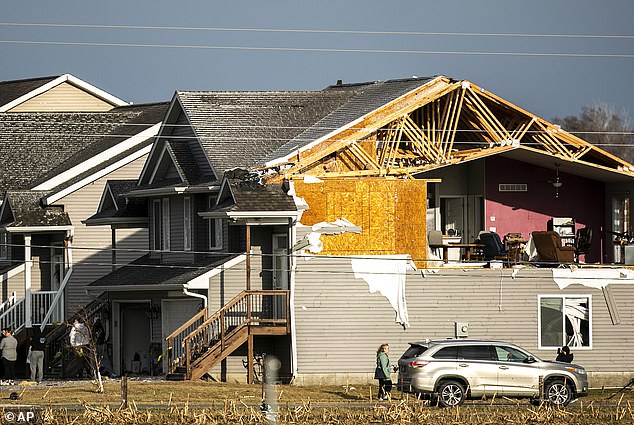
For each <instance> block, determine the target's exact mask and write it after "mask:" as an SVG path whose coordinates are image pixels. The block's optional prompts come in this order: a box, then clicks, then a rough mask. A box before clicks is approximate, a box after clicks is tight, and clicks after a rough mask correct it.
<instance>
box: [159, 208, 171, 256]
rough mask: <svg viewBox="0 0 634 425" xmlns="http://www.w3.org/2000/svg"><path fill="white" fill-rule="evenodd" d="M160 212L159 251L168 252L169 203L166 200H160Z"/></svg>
mask: <svg viewBox="0 0 634 425" xmlns="http://www.w3.org/2000/svg"><path fill="white" fill-rule="evenodd" d="M162 207H163V208H162V211H161V218H162V220H161V223H162V224H161V249H162V250H163V251H169V250H170V202H169V199H168V198H163V200H162Z"/></svg>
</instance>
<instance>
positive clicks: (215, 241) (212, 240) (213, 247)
mask: <svg viewBox="0 0 634 425" xmlns="http://www.w3.org/2000/svg"><path fill="white" fill-rule="evenodd" d="M215 201H216V200H215V199H214V198H213V197H211V196H210V197H209V208H211V207H213V206H214V204H215V203H216V202H215ZM222 231H223V229H222V219H220V218H210V219H209V224H208V233H209V251H218V250H221V249H222V242H223V240H222V239H223V238H222Z"/></svg>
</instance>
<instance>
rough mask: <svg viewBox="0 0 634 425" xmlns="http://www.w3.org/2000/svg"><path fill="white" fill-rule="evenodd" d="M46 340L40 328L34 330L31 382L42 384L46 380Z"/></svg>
mask: <svg viewBox="0 0 634 425" xmlns="http://www.w3.org/2000/svg"><path fill="white" fill-rule="evenodd" d="M45 344H46V338H45V337H44V336H43V335H42V332H41V331H40V328H39V326H35V327H34V328H33V336H31V381H37V382H42V379H44V347H45Z"/></svg>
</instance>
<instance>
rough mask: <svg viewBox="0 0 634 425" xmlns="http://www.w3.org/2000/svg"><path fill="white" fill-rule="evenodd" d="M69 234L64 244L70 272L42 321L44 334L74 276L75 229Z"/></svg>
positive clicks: (65, 276) (41, 328)
mask: <svg viewBox="0 0 634 425" xmlns="http://www.w3.org/2000/svg"><path fill="white" fill-rule="evenodd" d="M69 233H70V234H69V235H68V237H67V238H66V240H65V241H64V243H65V244H66V254H67V257H68V270H66V274H65V275H64V279H63V280H62V283H61V284H60V285H59V289H58V290H57V293H56V294H55V297H54V298H53V302H51V306H50V307H49V308H48V311H47V312H46V316H44V319H43V320H42V324H41V325H40V331H42V332H44V328H45V327H46V324H47V323H48V321H49V319H50V318H51V316H52V315H53V311H54V310H55V307H56V306H57V303H58V302H59V300H60V298H61V297H62V296H63V295H64V289H65V288H66V284H67V283H68V281H69V280H70V276H71V275H72V274H73V236H74V235H75V231H74V229H72V228H71V229H70V230H69Z"/></svg>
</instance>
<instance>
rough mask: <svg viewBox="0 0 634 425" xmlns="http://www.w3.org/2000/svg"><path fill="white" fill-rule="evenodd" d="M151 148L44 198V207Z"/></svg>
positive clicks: (137, 157)
mask: <svg viewBox="0 0 634 425" xmlns="http://www.w3.org/2000/svg"><path fill="white" fill-rule="evenodd" d="M150 149H151V146H146V147H144V148H143V149H140V150H138V151H136V152H134V153H133V154H132V155H128V156H127V157H125V158H123V159H121V160H119V161H117V162H115V163H114V164H111V165H109V166H108V167H106V168H102V169H101V170H99V171H97V172H96V173H94V174H91V175H90V176H88V177H86V178H84V179H82V180H80V181H78V182H77V183H75V184H73V185H70V186H68V187H67V188H66V189H64V190H62V191H60V192H57V193H54V194H52V195H51V196H48V197H46V198H43V200H42V201H43V202H44V205H50V204H52V203H54V202H57V201H58V200H60V199H62V198H63V197H65V196H67V195H68V194H70V193H73V192H74V191H76V190H77V189H81V188H82V187H84V186H85V185H87V184H90V183H92V182H94V181H95V180H97V179H99V178H101V177H103V176H105V175H107V174H109V173H111V172H113V171H115V170H116V169H118V168H121V167H123V166H124V165H127V164H129V163H130V162H132V161H134V160H136V159H139V158H140V157H142V156H143V155H147V154H148V153H149V152H150Z"/></svg>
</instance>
